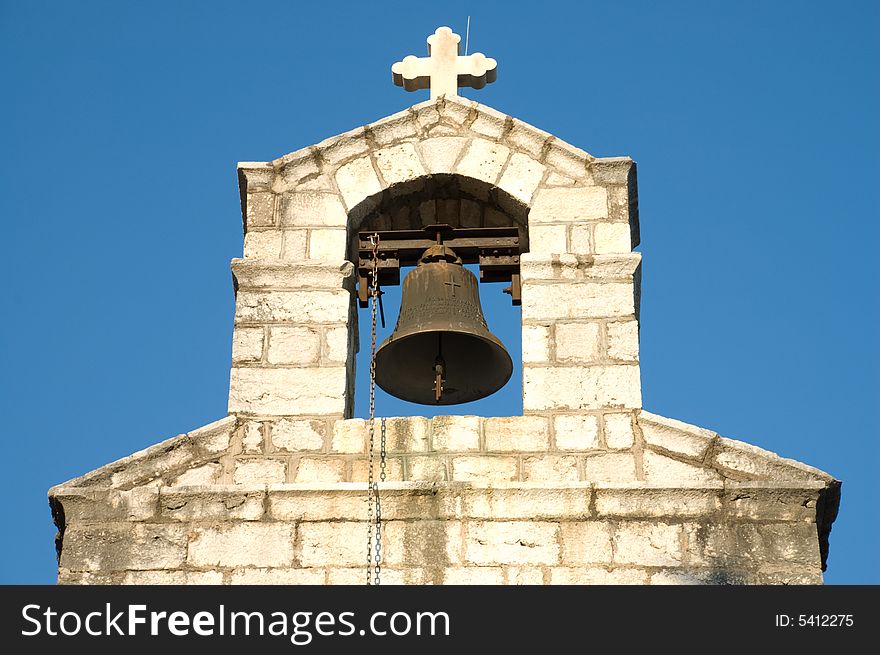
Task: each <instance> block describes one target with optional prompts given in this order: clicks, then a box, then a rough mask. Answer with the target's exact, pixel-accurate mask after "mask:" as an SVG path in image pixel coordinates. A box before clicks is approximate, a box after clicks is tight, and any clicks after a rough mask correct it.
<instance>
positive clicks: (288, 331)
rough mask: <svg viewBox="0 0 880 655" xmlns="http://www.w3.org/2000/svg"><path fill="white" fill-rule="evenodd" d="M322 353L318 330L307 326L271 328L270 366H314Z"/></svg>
mask: <svg viewBox="0 0 880 655" xmlns="http://www.w3.org/2000/svg"><path fill="white" fill-rule="evenodd" d="M320 352H321V340H320V334H319V333H318V330H316V329H314V328H309V327H305V326H299V327H282V326H272V327H271V328H269V349H268V355H267V359H268V361H269V363H270V364H294V365H304V364H314V363H316V362H317V361H318V356H319V355H320Z"/></svg>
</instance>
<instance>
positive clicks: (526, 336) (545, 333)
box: [522, 325, 550, 363]
mask: <svg viewBox="0 0 880 655" xmlns="http://www.w3.org/2000/svg"><path fill="white" fill-rule="evenodd" d="M522 360H523V361H524V362H530V363H532V362H537V363H545V362H549V361H550V328H549V327H547V326H546V325H523V328H522Z"/></svg>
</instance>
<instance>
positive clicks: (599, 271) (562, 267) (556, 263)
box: [520, 252, 642, 291]
mask: <svg viewBox="0 0 880 655" xmlns="http://www.w3.org/2000/svg"><path fill="white" fill-rule="evenodd" d="M641 261H642V255H641V254H640V253H637V252H630V253H621V254H619V255H580V254H578V255H576V254H574V253H566V254H564V255H547V254H545V253H539V252H535V253H533V252H527V253H523V254H522V256H521V257H520V273H521V274H522V279H523V283H524V284H526V283H534V282H538V283H542V282H548V281H552V282H578V283H583V282H594V283H595V282H612V281H613V282H627V283H632V279H633V276H634V275H635V274H636V273H637V271H638V268H639V266H640V265H641ZM569 291H572V289H569Z"/></svg>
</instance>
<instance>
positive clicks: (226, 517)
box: [161, 487, 266, 522]
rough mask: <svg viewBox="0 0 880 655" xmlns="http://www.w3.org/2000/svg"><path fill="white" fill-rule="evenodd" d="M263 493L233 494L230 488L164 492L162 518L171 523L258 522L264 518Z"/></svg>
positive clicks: (253, 491) (242, 492) (255, 491)
mask: <svg viewBox="0 0 880 655" xmlns="http://www.w3.org/2000/svg"><path fill="white" fill-rule="evenodd" d="M265 497H266V493H265V491H262V490H251V491H241V492H238V491H234V490H230V488H218V487H213V488H212V487H207V488H199V489H194V488H188V489H187V490H186V491H173V490H163V491H162V500H161V506H162V517H163V518H165V519H169V520H171V521H186V522H189V521H205V520H212V521H230V520H241V521H257V520H259V519H261V518H263V502H264V500H265Z"/></svg>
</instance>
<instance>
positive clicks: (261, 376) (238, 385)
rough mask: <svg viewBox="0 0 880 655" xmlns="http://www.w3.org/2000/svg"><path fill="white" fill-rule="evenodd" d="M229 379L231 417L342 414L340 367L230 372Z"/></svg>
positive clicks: (235, 369) (342, 383)
mask: <svg viewBox="0 0 880 655" xmlns="http://www.w3.org/2000/svg"><path fill="white" fill-rule="evenodd" d="M230 377H231V379H230V389H229V411H230V412H232V413H238V412H241V413H245V414H268V415H275V416H278V415H282V416H283V415H294V414H338V415H340V416H341V415H342V413H343V412H344V411H345V399H344V394H345V383H346V372H345V369H344V368H342V367H333V368H330V367H327V368H268V369H264V368H233V369H232V374H231V376H230Z"/></svg>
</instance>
